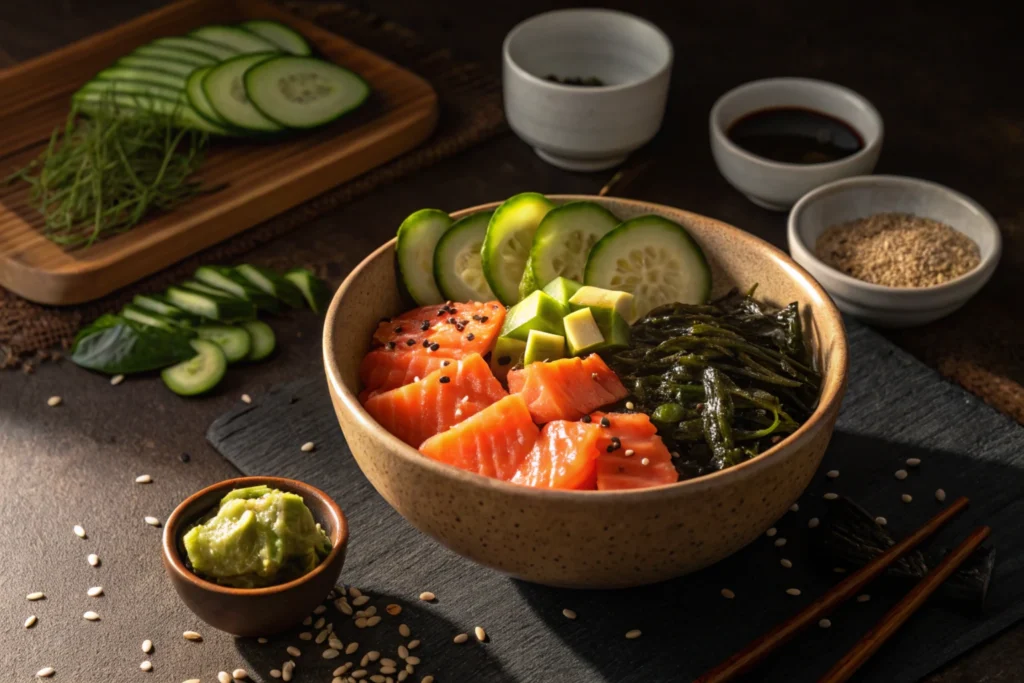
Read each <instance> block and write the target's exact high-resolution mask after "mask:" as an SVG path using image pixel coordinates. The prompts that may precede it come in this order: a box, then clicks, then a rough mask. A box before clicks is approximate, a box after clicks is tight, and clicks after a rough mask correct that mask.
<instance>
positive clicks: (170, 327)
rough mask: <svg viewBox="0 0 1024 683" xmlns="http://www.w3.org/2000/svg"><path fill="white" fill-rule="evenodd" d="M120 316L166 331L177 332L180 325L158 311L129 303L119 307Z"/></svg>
mask: <svg viewBox="0 0 1024 683" xmlns="http://www.w3.org/2000/svg"><path fill="white" fill-rule="evenodd" d="M121 317H123V318H128V319H129V320H134V321H135V322H137V323H141V324H143V325H145V326H147V327H156V328H157V329H161V330H164V331H166V332H177V331H179V330H181V326H180V325H178V323H176V322H174V321H173V320H171V319H170V318H165V317H164V316H162V315H160V314H159V313H153V312H152V311H147V310H144V309H142V308H138V307H137V306H133V305H131V304H128V305H126V306H125V307H124V308H122V309H121Z"/></svg>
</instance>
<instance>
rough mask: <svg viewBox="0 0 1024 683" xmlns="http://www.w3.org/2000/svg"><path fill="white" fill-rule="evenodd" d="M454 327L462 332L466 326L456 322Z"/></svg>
mask: <svg viewBox="0 0 1024 683" xmlns="http://www.w3.org/2000/svg"><path fill="white" fill-rule="evenodd" d="M455 329H457V330H458V331H459V332H462V331H463V330H465V329H466V326H465V325H463V324H462V323H456V325H455Z"/></svg>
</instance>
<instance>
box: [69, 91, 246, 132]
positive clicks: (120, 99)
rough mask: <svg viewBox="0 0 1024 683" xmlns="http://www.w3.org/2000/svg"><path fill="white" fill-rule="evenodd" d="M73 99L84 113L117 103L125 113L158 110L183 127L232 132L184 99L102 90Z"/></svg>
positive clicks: (83, 93) (82, 93) (72, 97)
mask: <svg viewBox="0 0 1024 683" xmlns="http://www.w3.org/2000/svg"><path fill="white" fill-rule="evenodd" d="M71 101H72V102H73V103H74V104H75V106H76V107H77V108H78V111H80V112H82V113H83V114H88V113H90V112H93V111H97V110H98V109H99V108H100V107H106V106H109V105H110V104H115V105H117V107H118V109H119V110H121V111H123V112H124V113H125V114H130V113H131V112H132V111H134V110H137V109H144V110H149V111H156V112H160V113H161V114H168V115H173V116H174V117H175V121H176V123H177V125H179V126H181V127H183V128H194V129H195V130H200V131H203V132H206V133H213V134H215V135H231V134H232V133H231V131H229V130H228V129H227V128H223V127H222V126H218V125H217V124H215V123H210V122H209V121H207V120H206V119H204V118H203V117H202V116H200V115H199V114H198V113H197V112H196V110H195V109H193V108H192V107H190V106H188V103H187V102H184V101H177V102H175V101H173V100H165V99H163V98H161V97H152V96H149V95H127V94H110V93H106V92H100V91H84V92H77V93H75V94H74V95H72V96H71Z"/></svg>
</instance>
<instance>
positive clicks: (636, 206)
mask: <svg viewBox="0 0 1024 683" xmlns="http://www.w3.org/2000/svg"><path fill="white" fill-rule="evenodd" d="M552 199H553V200H554V201H556V202H559V203H560V202H565V201H570V200H578V199H587V200H590V201H595V202H599V203H601V204H603V205H604V206H605V207H607V208H608V209H610V210H611V211H613V212H614V213H615V214H616V215H618V216H619V217H620V218H623V219H626V218H631V217H633V216H637V215H641V214H647V213H655V214H659V215H662V216H665V217H667V218H670V219H672V220H674V221H677V222H679V223H681V224H682V225H683V226H685V227H686V229H687V230H689V231H690V233H691V234H692V235H693V237H694V238H695V239H696V240H697V241H698V242H699V243H700V245H701V247H703V249H704V252H705V254H706V255H707V257H708V260H709V262H710V263H711V267H712V273H713V278H714V290H715V294H719V293H722V292H724V291H726V290H728V289H729V288H730V287H731V286H733V285H738V286H741V287H744V288H745V287H749V286H750V285H752V284H754V283H757V284H758V290H757V291H758V296H759V297H761V298H764V299H766V300H768V301H770V302H773V303H776V304H786V303H789V302H791V301H799V302H800V304H801V305H802V306H803V310H804V318H805V326H806V328H805V329H808V330H809V333H810V337H811V341H812V343H813V345H814V348H815V350H816V353H817V356H818V361H819V364H820V366H821V367H822V368H823V373H824V381H823V387H822V396H821V401H820V405H819V407H818V409H817V410H816V411H815V412H814V414H813V415H812V416H811V419H810V420H808V421H807V422H806V423H805V424H804V425H802V426H801V427H800V429H798V430H797V431H796V432H795V433H794V434H792V435H791V436H790V437H789V438H787V439H785V440H783V441H781V442H780V443H779V444H778V445H776V446H775V447H773V448H771V449H770V450H768V451H766V452H765V453H763V454H762V455H760V456H758V457H756V458H754V459H752V460H750V461H748V462H745V463H743V464H741V465H738V466H736V467H733V468H731V469H728V470H724V471H722V472H717V473H715V474H711V475H708V476H705V477H700V478H697V479H693V480H690V481H684V482H679V483H676V484H670V485H667V486H660V487H657V488H651V489H645V490H639V491H543V490H538V489H532V488H526V487H521V486H516V485H513V484H509V483H506V482H503V481H497V480H494V479H488V478H486V477H482V476H479V475H476V474H472V473H469V472H465V471H463V470H460V469H457V468H455V467H452V466H450V465H446V464H442V463H438V462H436V461H433V460H430V459H428V458H425V457H423V456H421V455H420V454H419V453H418V452H417V451H416V450H415V449H414V448H411V447H410V446H407V445H406V444H404V443H403V442H401V441H400V440H399V439H397V438H396V437H394V436H392V435H391V434H389V433H388V432H386V431H385V430H384V429H383V428H382V427H380V426H379V425H378V424H377V423H376V422H375V421H374V419H373V418H372V417H370V415H369V414H367V412H366V411H365V410H363V408H362V406H360V404H359V401H358V400H357V398H356V394H357V393H358V391H359V379H358V370H359V361H360V360H361V359H362V357H363V354H364V353H365V352H366V350H367V348H368V346H369V341H370V337H371V335H372V333H373V330H374V329H375V328H376V325H377V323H378V321H379V320H380V319H381V318H383V317H386V316H391V315H395V314H397V313H399V312H401V308H402V304H401V302H400V300H399V295H398V288H397V285H396V282H395V268H394V263H393V259H394V241H391V242H389V243H387V244H386V245H384V246H383V247H381V248H380V249H378V250H377V251H375V252H374V253H373V254H371V255H370V256H369V257H367V259H366V260H365V261H363V263H362V264H361V265H360V266H359V267H358V268H356V269H355V270H354V271H353V272H352V274H351V275H349V277H348V279H346V280H345V282H344V284H342V286H341V288H340V289H339V290H338V292H337V293H336V294H335V296H334V301H333V302H332V303H331V307H330V310H329V311H328V312H327V320H326V323H325V325H324V365H325V367H326V371H327V380H328V386H329V388H330V393H331V399H332V400H333V402H334V409H335V412H336V413H337V415H338V422H339V423H340V424H341V429H342V432H344V434H345V438H346V439H347V440H348V443H349V446H350V447H351V449H352V453H353V455H354V456H355V458H356V462H358V463H359V467H360V468H361V469H362V470H363V473H364V474H365V475H366V477H367V479H369V480H370V483H371V484H373V486H374V487H375V488H376V489H377V491H378V492H380V494H381V495H382V496H384V499H385V500H387V501H388V503H390V504H391V506H392V507H394V508H395V509H396V510H398V512H399V513H401V514H402V516H403V517H405V518H406V519H407V520H409V522H411V523H412V524H413V525H414V526H415V527H416V528H418V529H420V530H421V531H423V532H424V533H427V534H430V535H431V536H433V537H434V538H436V539H437V540H439V541H440V542H441V543H443V544H445V545H446V546H448V547H449V548H451V549H452V550H454V551H455V552H457V553H459V554H460V555H463V556H465V557H468V558H470V559H471V560H474V561H476V562H479V563H481V564H483V565H486V566H488V567H493V568H494V569H497V570H499V571H502V572H505V573H507V574H510V575H512V576H516V577H519V578H522V579H525V580H527V581H534V582H537V583H542V584H547V585H552V586H567V587H576V588H584V587H586V588H619V587H627V586H637V585H641V584H648V583H654V582H657V581H662V580H665V579H670V578H673V577H677V576H681V575H683V574H687V573H689V572H693V571H696V570H698V569H701V568H703V567H706V566H708V565H710V564H713V563H715V562H717V561H719V560H721V559H722V558H724V557H726V556H728V555H731V554H732V553H734V552H736V551H737V550H739V549H740V548H742V547H743V546H745V545H747V544H748V543H750V542H751V541H753V540H754V539H755V538H757V537H758V535H760V534H761V533H762V532H763V531H764V530H765V529H766V528H768V527H769V526H771V524H772V523H773V522H774V521H775V520H777V519H778V518H779V517H781V516H782V514H783V513H784V512H785V511H786V509H787V508H788V507H789V506H790V505H792V504H793V502H794V501H796V499H797V498H798V497H799V496H800V494H801V493H802V492H803V491H804V489H805V488H806V487H807V484H808V483H809V482H810V479H811V476H812V475H813V474H814V471H815V470H816V469H817V467H818V464H819V463H820V461H821V458H822V455H824V453H825V447H826V446H827V445H828V442H829V438H830V437H831V436H832V429H833V427H834V425H835V420H836V415H837V413H838V412H839V404H840V402H841V400H842V396H843V392H844V390H845V388H846V363H847V358H846V336H845V333H844V331H843V323H842V319H841V318H840V315H839V311H838V310H837V309H836V307H835V306H834V305H833V304H832V302H831V300H830V299H829V297H828V295H827V294H825V292H824V291H823V290H822V289H821V287H820V286H819V285H818V284H817V283H816V282H815V281H814V280H813V279H812V278H811V276H810V275H808V274H807V272H806V271H804V270H803V269H802V268H801V267H800V266H798V265H797V264H796V263H794V262H793V261H792V260H791V259H790V258H789V256H787V255H786V254H784V253H783V252H782V251H779V250H778V249H776V248H775V247H772V246H771V245H769V244H767V243H766V242H763V241H761V240H759V239H757V238H756V237H753V236H752V235H750V234H748V233H745V232H743V231H741V230H738V229H737V228H734V227H732V226H730V225H726V224H724V223H720V222H718V221H715V220H712V219H710V218H705V217H703V216H698V215H696V214H692V213H688V212H686V211H680V210H678V209H672V208H669V207H666V206H660V205H657V204H649V203H645V202H637V201H629V200H623V199H612V198H607V197H603V198H602V197H584V196H556V197H552ZM496 205H497V204H496V203H495V204H489V205H487V206H478V207H474V208H472V209H466V210H464V211H460V212H458V213H456V214H453V217H454V218H459V217H461V216H464V215H467V214H469V213H472V212H475V211H480V210H484V209H493V208H494V207H495V206H496Z"/></svg>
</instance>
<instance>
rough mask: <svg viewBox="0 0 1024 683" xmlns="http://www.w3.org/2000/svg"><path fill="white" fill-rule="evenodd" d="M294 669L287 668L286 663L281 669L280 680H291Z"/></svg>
mask: <svg viewBox="0 0 1024 683" xmlns="http://www.w3.org/2000/svg"><path fill="white" fill-rule="evenodd" d="M294 670H295V669H292V668H289V667H288V665H287V664H285V666H284V668H283V669H281V680H282V681H285V683H287V682H288V681H290V680H292V672H293V671H294Z"/></svg>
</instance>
